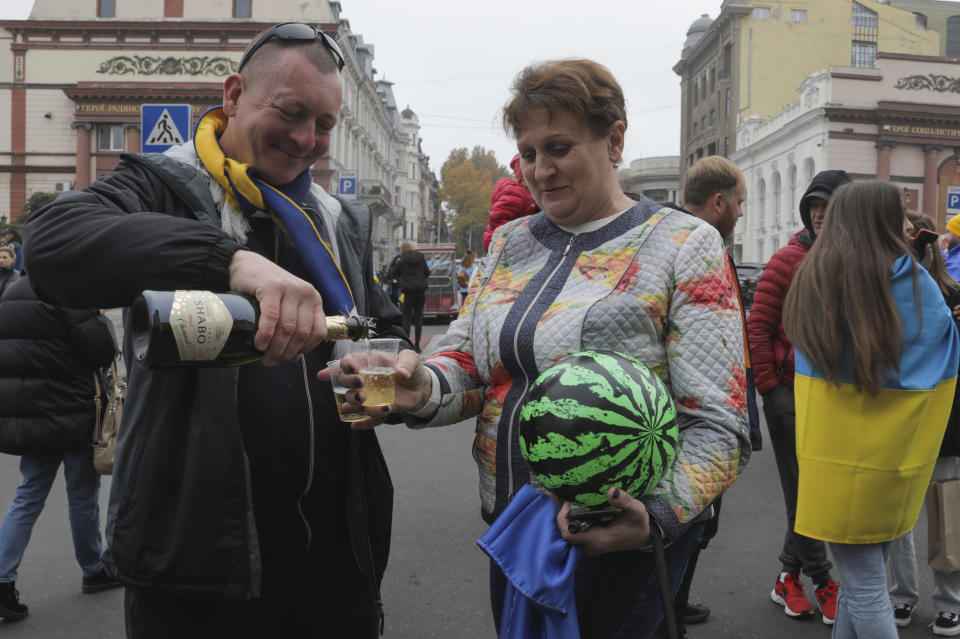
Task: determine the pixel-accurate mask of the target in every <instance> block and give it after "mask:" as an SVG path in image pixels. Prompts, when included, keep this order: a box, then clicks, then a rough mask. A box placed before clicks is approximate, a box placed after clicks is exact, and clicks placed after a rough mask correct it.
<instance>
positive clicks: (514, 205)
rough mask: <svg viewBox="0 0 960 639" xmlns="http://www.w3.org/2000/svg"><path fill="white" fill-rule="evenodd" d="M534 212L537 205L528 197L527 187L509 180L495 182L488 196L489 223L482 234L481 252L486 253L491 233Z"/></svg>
mask: <svg viewBox="0 0 960 639" xmlns="http://www.w3.org/2000/svg"><path fill="white" fill-rule="evenodd" d="M536 212H537V203H536V202H534V201H533V196H532V195H530V191H528V190H527V187H525V186H524V185H522V184H520V183H519V182H516V181H514V180H511V179H510V178H503V179H502V180H500V181H499V182H497V183H496V185H495V186H494V187H493V194H492V195H491V196H490V223H489V224H488V225H487V230H486V231H485V232H484V234H483V250H484V251H486V250H487V248H488V247H489V246H490V239H491V238H492V237H493V232H494V231H496V230H497V229H498V228H500V227H501V226H503V225H504V224H506V223H507V222H509V221H510V220H515V219H517V218H518V217H524V216H527V215H533V214H534V213H536Z"/></svg>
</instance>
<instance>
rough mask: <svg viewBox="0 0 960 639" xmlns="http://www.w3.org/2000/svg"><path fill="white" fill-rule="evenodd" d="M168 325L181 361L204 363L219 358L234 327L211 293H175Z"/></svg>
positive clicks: (219, 302) (220, 303)
mask: <svg viewBox="0 0 960 639" xmlns="http://www.w3.org/2000/svg"><path fill="white" fill-rule="evenodd" d="M170 326H171V328H172V329H173V338H174V340H175V341H176V342H177V350H178V351H179V352H180V359H181V361H186V362H196V361H206V360H212V359H216V358H217V356H218V355H220V351H222V350H223V347H224V345H225V344H226V343H227V338H228V337H229V336H230V330H231V329H232V328H233V317H231V315H230V311H229V310H227V305H226V304H224V303H223V301H222V300H221V299H220V298H219V297H217V296H216V295H215V294H214V293H211V292H210V291H174V295H173V306H172V307H171V309H170Z"/></svg>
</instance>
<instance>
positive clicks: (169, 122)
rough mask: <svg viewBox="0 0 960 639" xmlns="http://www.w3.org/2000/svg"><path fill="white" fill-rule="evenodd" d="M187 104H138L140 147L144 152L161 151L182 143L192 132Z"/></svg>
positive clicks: (191, 120) (191, 122)
mask: <svg viewBox="0 0 960 639" xmlns="http://www.w3.org/2000/svg"><path fill="white" fill-rule="evenodd" d="M190 114H191V107H190V105H189V104H142V105H140V136H141V138H140V148H141V150H142V151H143V152H144V153H162V152H164V151H166V150H167V149H169V148H170V147H171V146H174V145H175V144H183V143H184V142H186V141H187V140H189V139H190V138H191V135H192V133H193V126H192V124H193V118H192V117H191V115H190Z"/></svg>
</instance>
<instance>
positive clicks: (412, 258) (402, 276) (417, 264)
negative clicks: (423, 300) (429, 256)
mask: <svg viewBox="0 0 960 639" xmlns="http://www.w3.org/2000/svg"><path fill="white" fill-rule="evenodd" d="M429 277H430V267H429V266H427V260H426V258H425V257H424V256H423V253H421V252H420V251H407V252H406V253H404V254H403V255H401V256H400V258H399V259H398V260H397V261H396V262H395V263H394V265H393V270H391V272H390V279H391V280H397V281H398V282H399V284H400V290H401V291H403V292H404V293H412V294H418V293H420V294H422V293H423V292H424V291H426V290H427V283H428V280H427V278H429Z"/></svg>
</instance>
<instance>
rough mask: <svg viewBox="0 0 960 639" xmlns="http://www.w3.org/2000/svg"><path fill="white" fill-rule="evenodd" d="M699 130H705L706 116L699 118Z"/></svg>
mask: <svg viewBox="0 0 960 639" xmlns="http://www.w3.org/2000/svg"><path fill="white" fill-rule="evenodd" d="M700 130H701V131H706V130H707V116H703V117H702V118H700Z"/></svg>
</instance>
